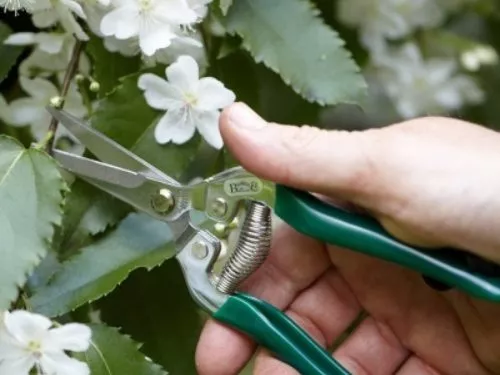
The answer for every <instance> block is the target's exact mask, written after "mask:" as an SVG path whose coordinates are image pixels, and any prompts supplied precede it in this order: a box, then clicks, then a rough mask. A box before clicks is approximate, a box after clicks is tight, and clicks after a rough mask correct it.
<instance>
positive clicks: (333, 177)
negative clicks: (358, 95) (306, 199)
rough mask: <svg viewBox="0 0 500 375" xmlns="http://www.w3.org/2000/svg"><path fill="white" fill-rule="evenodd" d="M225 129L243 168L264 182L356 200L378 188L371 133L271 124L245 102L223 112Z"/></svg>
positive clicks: (222, 123)
mask: <svg viewBox="0 0 500 375" xmlns="http://www.w3.org/2000/svg"><path fill="white" fill-rule="evenodd" d="M220 129H221V133H222V137H223V139H224V142H225V144H226V145H227V146H228V147H229V149H230V151H231V153H232V154H233V155H234V156H235V157H236V159H237V160H238V161H239V162H240V163H241V165H242V166H243V167H244V168H245V169H246V170H248V171H249V172H251V173H254V174H255V175H257V176H259V177H261V178H264V179H267V180H270V181H273V182H276V183H279V184H283V185H287V186H291V187H294V188H297V189H302V190H307V191H310V192H315V193H320V194H325V195H337V196H338V197H340V198H344V199H349V200H354V201H357V199H353V198H356V197H361V196H363V195H365V194H366V193H369V192H370V191H371V190H372V189H371V185H373V184H374V183H375V182H374V181H373V177H374V176H373V175H372V173H371V172H373V168H374V165H373V160H375V159H372V158H371V157H370V155H371V154H372V153H373V146H372V143H373V142H370V139H369V138H370V137H369V136H368V134H367V133H366V132H347V131H326V130H321V129H318V128H313V127H308V126H302V127H297V126H287V125H279V124H274V123H268V122H266V121H264V120H263V119H262V118H261V117H260V116H259V115H257V114H256V113H255V112H254V111H252V110H251V109H250V108H249V107H248V106H246V105H245V104H242V103H236V104H233V105H232V106H230V107H228V108H227V109H226V110H225V111H224V112H223V113H222V116H221V120H220Z"/></svg>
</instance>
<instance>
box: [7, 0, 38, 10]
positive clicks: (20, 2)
mask: <svg viewBox="0 0 500 375" xmlns="http://www.w3.org/2000/svg"><path fill="white" fill-rule="evenodd" d="M34 1H35V0H0V8H3V9H4V10H11V11H14V12H16V13H17V12H18V11H20V10H28V11H29V10H31V7H32V6H33V3H34Z"/></svg>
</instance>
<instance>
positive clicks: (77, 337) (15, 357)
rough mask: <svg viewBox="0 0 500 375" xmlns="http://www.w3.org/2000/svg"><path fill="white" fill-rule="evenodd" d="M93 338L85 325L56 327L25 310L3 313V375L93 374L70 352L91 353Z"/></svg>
mask: <svg viewBox="0 0 500 375" xmlns="http://www.w3.org/2000/svg"><path fill="white" fill-rule="evenodd" d="M91 336H92V331H91V330H90V328H89V327H87V326H86V325H83V324H79V323H69V324H65V325H59V326H55V327H54V323H53V322H52V321H50V320H49V319H47V318H46V317H44V316H42V315H39V314H34V313H31V312H28V311H25V310H15V311H12V312H9V311H6V312H3V313H1V312H0V374H3V375H29V374H32V373H35V374H37V375H42V374H52V375H66V374H72V375H89V374H90V369H89V367H88V365H87V364H86V363H84V362H81V361H78V360H77V359H74V358H71V357H69V356H68V355H67V354H66V352H67V351H72V352H85V351H87V349H88V348H89V347H90V345H91ZM33 371H34V372H33Z"/></svg>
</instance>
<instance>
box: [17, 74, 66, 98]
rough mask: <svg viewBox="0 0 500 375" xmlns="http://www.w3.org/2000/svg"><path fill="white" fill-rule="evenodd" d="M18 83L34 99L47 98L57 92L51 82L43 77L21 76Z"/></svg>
mask: <svg viewBox="0 0 500 375" xmlns="http://www.w3.org/2000/svg"><path fill="white" fill-rule="evenodd" d="M19 83H20V85H21V87H22V89H23V90H24V91H25V92H26V93H27V94H29V95H31V96H32V97H33V98H36V99H41V100H48V99H50V98H52V97H53V96H57V95H58V94H59V93H58V91H57V88H56V87H55V86H54V85H53V84H52V82H50V81H48V80H46V79H43V78H34V79H29V78H26V77H22V76H21V77H19Z"/></svg>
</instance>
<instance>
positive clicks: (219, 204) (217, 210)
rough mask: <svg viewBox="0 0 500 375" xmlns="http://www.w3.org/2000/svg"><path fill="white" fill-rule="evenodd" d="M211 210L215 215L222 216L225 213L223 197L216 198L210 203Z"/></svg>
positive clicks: (225, 207) (225, 206) (225, 205)
mask: <svg viewBox="0 0 500 375" xmlns="http://www.w3.org/2000/svg"><path fill="white" fill-rule="evenodd" d="M212 212H213V214H214V215H215V216H217V217H222V216H224V215H225V214H226V213H227V202H226V201H225V200H224V199H223V198H217V199H215V200H214V201H213V203H212Z"/></svg>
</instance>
